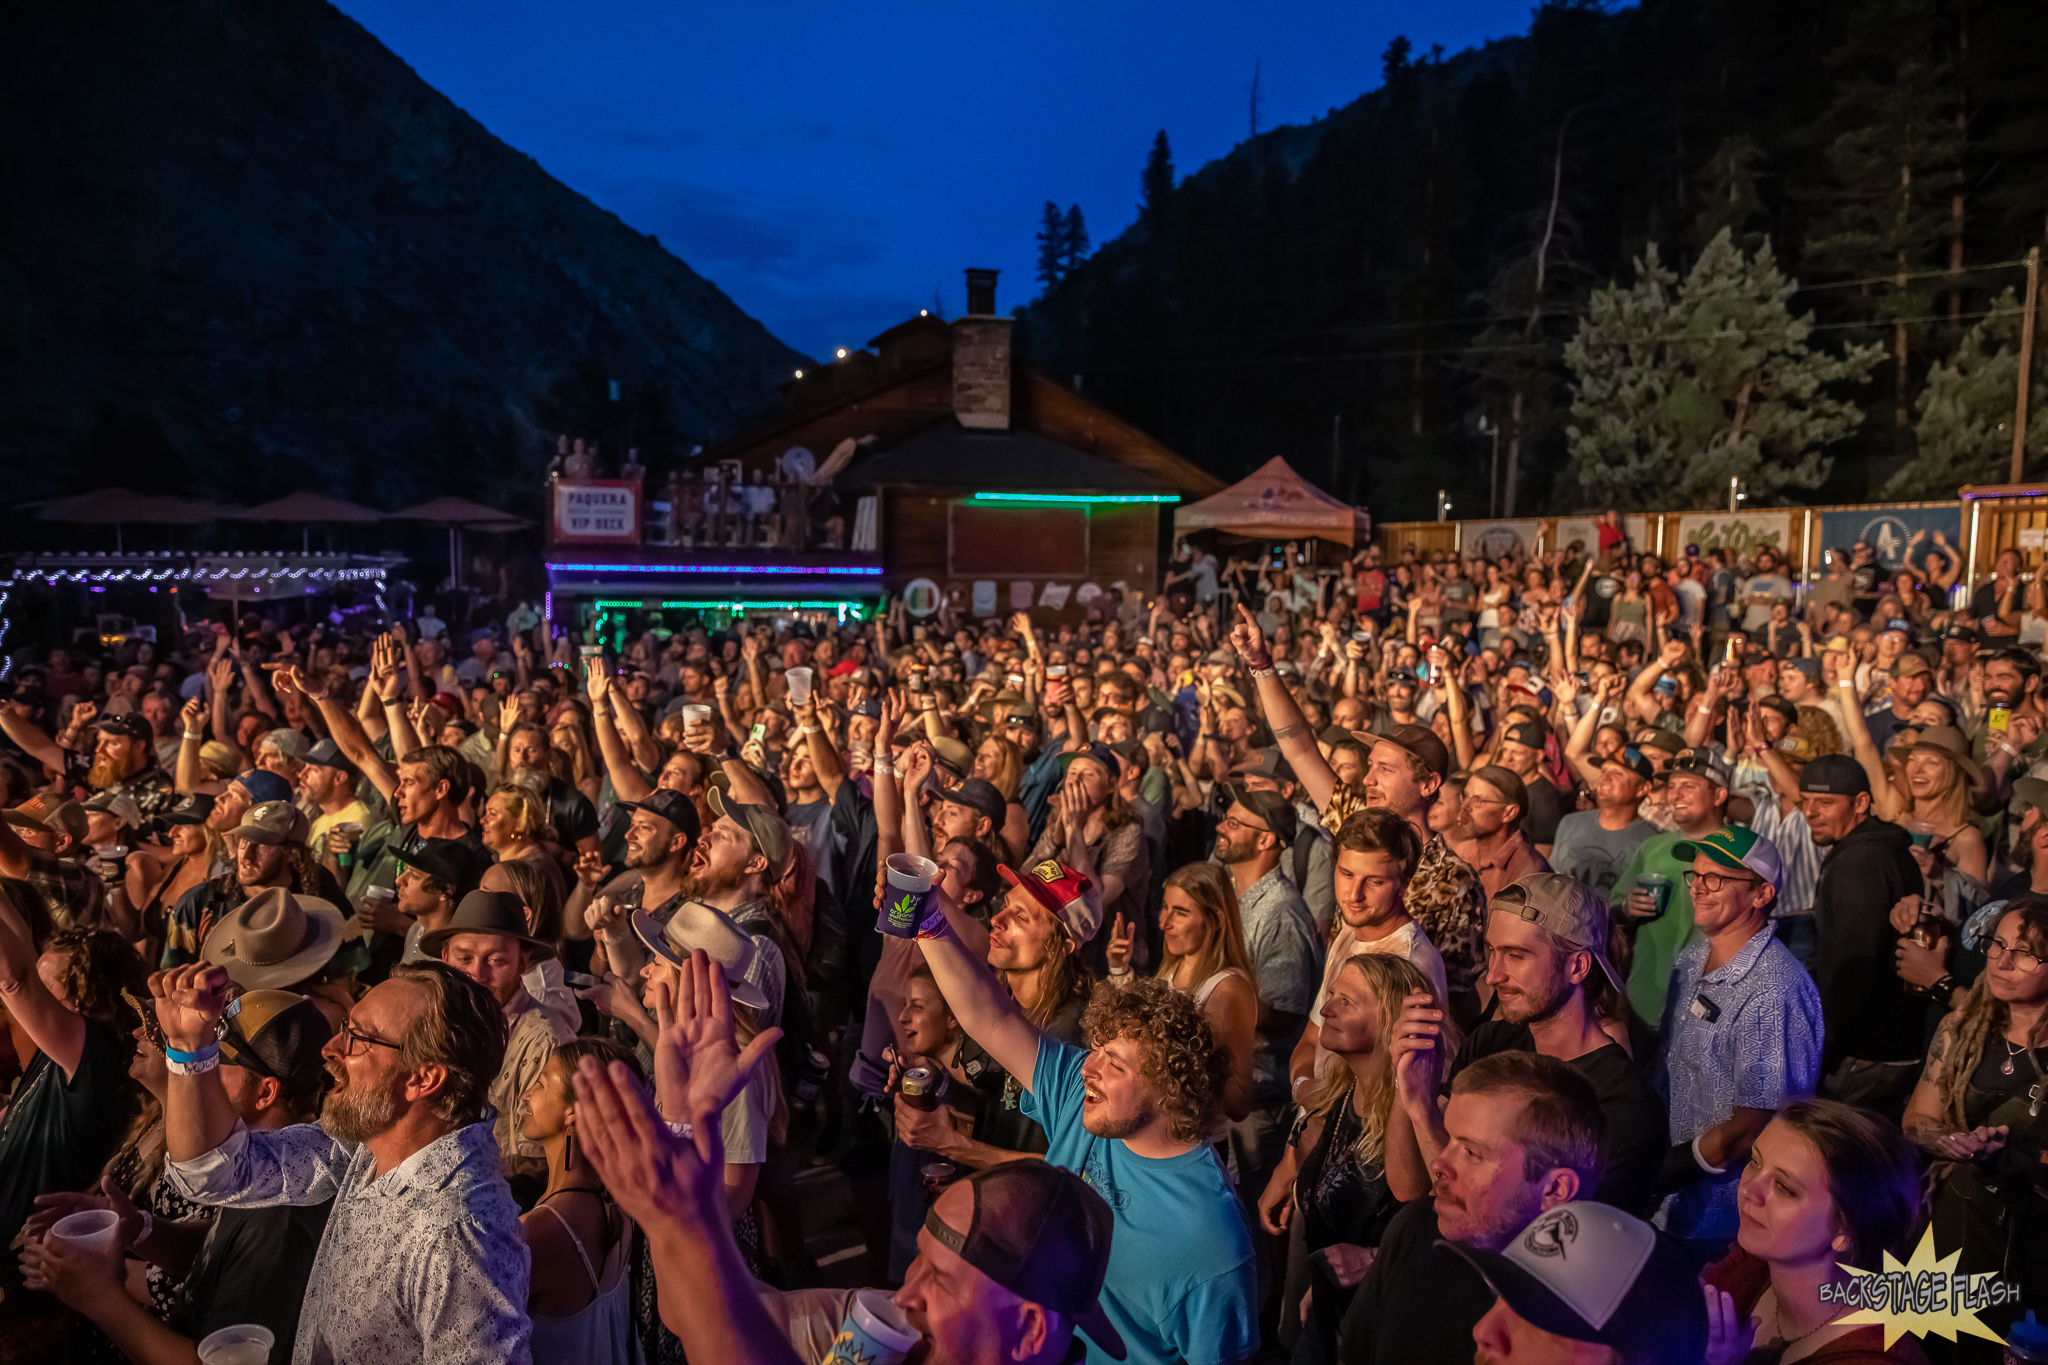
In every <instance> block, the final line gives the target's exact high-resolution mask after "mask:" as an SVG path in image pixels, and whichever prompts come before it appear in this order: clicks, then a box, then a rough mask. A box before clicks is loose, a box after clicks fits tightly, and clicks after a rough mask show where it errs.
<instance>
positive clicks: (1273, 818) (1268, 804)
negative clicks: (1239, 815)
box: [1230, 787, 1301, 847]
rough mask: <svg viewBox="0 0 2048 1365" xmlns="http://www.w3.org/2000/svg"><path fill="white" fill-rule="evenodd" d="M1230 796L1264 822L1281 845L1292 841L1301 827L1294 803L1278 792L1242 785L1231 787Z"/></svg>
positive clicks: (1289, 843) (1287, 844)
mask: <svg viewBox="0 0 2048 1365" xmlns="http://www.w3.org/2000/svg"><path fill="white" fill-rule="evenodd" d="M1230 795H1231V798H1232V799H1233V800H1234V801H1236V803H1237V804H1238V805H1240V806H1243V807H1244V808H1245V809H1246V810H1248V811H1250V812H1251V813H1252V814H1253V815H1256V816H1258V817H1259V818H1260V819H1261V820H1264V821H1265V822H1266V827H1267V828H1268V829H1270V830H1272V831H1273V833H1274V834H1275V835H1276V836H1278V837H1279V840H1280V843H1281V845H1282V847H1286V846H1289V845H1291V844H1293V843H1294V836H1295V834H1296V833H1298V832H1299V831H1300V829H1301V816H1300V814H1299V813H1297V812H1296V811H1295V809H1294V803H1293V802H1292V801H1289V800H1288V799H1287V798H1286V797H1284V796H1282V795H1281V794H1280V793H1279V792H1255V791H1251V790H1249V789H1247V788H1244V787H1233V788H1231V791H1230Z"/></svg>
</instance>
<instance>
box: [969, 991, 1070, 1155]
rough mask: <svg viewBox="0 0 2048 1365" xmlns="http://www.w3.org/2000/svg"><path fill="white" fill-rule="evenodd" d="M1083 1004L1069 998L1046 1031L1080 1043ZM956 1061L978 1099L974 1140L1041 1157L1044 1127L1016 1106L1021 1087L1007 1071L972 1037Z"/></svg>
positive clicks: (1022, 1091) (1060, 1039) (1043, 1147)
mask: <svg viewBox="0 0 2048 1365" xmlns="http://www.w3.org/2000/svg"><path fill="white" fill-rule="evenodd" d="M1085 1005H1086V1001H1085V1000H1084V999H1083V998H1082V997H1080V996H1076V997H1075V998H1074V999H1072V1000H1069V1001H1068V1002H1067V1004H1066V1007H1065V1008H1064V1009H1062V1010H1060V1011H1059V1012H1058V1013H1057V1014H1055V1015H1053V1017H1052V1022H1051V1023H1050V1024H1048V1025H1047V1026H1046V1030H1045V1031H1046V1033H1048V1034H1049V1035H1051V1036H1052V1037H1053V1038H1054V1039H1055V1040H1056V1041H1058V1042H1062V1043H1066V1044H1068V1045H1070V1046H1073V1047H1080V1046H1082V1041H1081V1013H1082V1010H1083V1008H1084V1006H1085ZM955 1060H956V1061H957V1063H958V1065H959V1067H960V1070H961V1071H962V1072H963V1073H964V1074H965V1075H966V1077H967V1079H968V1080H969V1081H971V1082H973V1084H974V1093H975V1095H976V1097H977V1098H978V1100H979V1102H980V1108H979V1110H978V1111H977V1112H976V1114H975V1116H974V1132H973V1138H974V1140H975V1141H976V1142H986V1143H987V1144H988V1145H989V1146H991V1147H1000V1148H1002V1149H1003V1150H1004V1151H1006V1152H1028V1153H1030V1154H1032V1155H1033V1156H1043V1155H1044V1154H1045V1151H1046V1148H1047V1146H1048V1143H1047V1142H1046V1137H1045V1129H1043V1128H1041V1127H1039V1126H1038V1121H1037V1120H1036V1119H1033V1118H1030V1117H1028V1116H1027V1115H1026V1114H1025V1113H1024V1111H1023V1110H1022V1109H1021V1108H1019V1107H1018V1103H1017V1102H1018V1100H1019V1099H1020V1098H1021V1097H1022V1096H1023V1093H1024V1087H1022V1086H1020V1085H1018V1084H1017V1082H1016V1080H1015V1079H1014V1078H1013V1077H1012V1076H1011V1075H1010V1073H1009V1072H1007V1071H1005V1070H1004V1069H1003V1068H1002V1067H1001V1066H1000V1065H998V1064H997V1062H996V1059H995V1058H993V1057H991V1056H989V1055H988V1054H987V1053H986V1052H984V1051H982V1049H981V1045H980V1044H979V1043H977V1042H975V1041H974V1040H973V1039H972V1038H968V1039H965V1040H963V1041H962V1042H961V1044H960V1055H959V1057H958V1058H956V1059H955ZM956 1098H965V1097H964V1096H962V1097H956ZM956 1107H959V1106H957V1105H956Z"/></svg>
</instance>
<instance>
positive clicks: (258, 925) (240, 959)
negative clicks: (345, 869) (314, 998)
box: [199, 886, 345, 991]
mask: <svg viewBox="0 0 2048 1365" xmlns="http://www.w3.org/2000/svg"><path fill="white" fill-rule="evenodd" d="M344 924H345V921H344V920H343V918H342V914H341V911H339V910H337V909H335V908H334V907H333V906H332V905H329V904H328V903H327V902H326V901H323V900H320V899H318V898H316V897H313V896H294V895H293V894H292V893H291V892H289V891H287V890H285V889H284V888H283V887H281V886H273V887H270V888H269V889H267V890H264V891H259V892H257V893H256V894H255V895H254V896H251V897H250V898H249V899H248V900H245V901H243V902H242V903H241V904H240V905H238V906H236V907H235V908H234V909H233V910H232V911H230V912H229V913H228V915H227V916H226V918H224V919H222V920H221V922H220V923H219V924H216V925H214V926H213V931H212V932H211V933H209V934H207V936H206V942H205V943H204V944H203V945H201V947H200V949H199V956H200V958H201V959H202V960H203V961H205V962H207V963H209V964H210V965H212V966H215V967H223V968H226V969H227V974H228V976H229V977H230V978H231V979H232V980H233V981H234V983H235V984H236V985H237V986H240V987H241V988H242V989H243V990H245V991H255V990H278V989H282V988H284V987H286V986H291V985H295V984H297V983H298V982H301V981H304V980H305V979H306V978H307V977H309V976H311V975H313V974H314V973H315V972H317V971H319V970H320V969H321V968H322V967H324V966H326V965H327V962H328V959H329V958H332V957H333V956H334V953H335V950H336V949H337V948H339V947H340V946H341V934H342V928H343V925H344Z"/></svg>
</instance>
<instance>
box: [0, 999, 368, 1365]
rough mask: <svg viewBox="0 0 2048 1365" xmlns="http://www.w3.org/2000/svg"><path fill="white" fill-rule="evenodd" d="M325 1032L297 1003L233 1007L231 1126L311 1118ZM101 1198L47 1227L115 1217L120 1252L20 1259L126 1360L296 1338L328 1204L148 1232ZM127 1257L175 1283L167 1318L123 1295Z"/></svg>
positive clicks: (109, 1195)
mask: <svg viewBox="0 0 2048 1365" xmlns="http://www.w3.org/2000/svg"><path fill="white" fill-rule="evenodd" d="M333 1034H334V1029H333V1028H332V1027H331V1026H330V1025H329V1024H328V1022H327V1017H326V1016H325V1015H323V1014H322V1013H321V1012H320V1009H319V1007H318V1006H316V1005H315V1004H314V1003H313V1002H312V1001H310V1000H308V999H306V998H304V997H303V996H298V995H293V994H292V993H291V992H289V991H274V990H257V991H248V992H245V993H244V994H242V995H241V996H239V997H238V998H237V999H236V1001H235V1002H234V1012H233V1014H232V1015H231V1016H230V1017H229V1019H228V1020H227V1026H226V1029H225V1031H224V1032H222V1034H221V1035H220V1070H219V1075H220V1083H221V1086H222V1088H223V1090H224V1091H225V1092H226V1095H227V1101H228V1103H229V1104H230V1105H231V1106H233V1108H234V1112H235V1116H236V1117H237V1118H239V1119H240V1120H241V1122H242V1123H243V1124H244V1125H245V1126H246V1127H247V1128H248V1130H249V1131H250V1132H252V1133H273V1132H276V1131H278V1130H279V1129H282V1128H285V1127H286V1126H288V1125H290V1124H300V1123H311V1122H313V1121H314V1120H315V1119H317V1118H318V1117H319V1115H320V1099H321V1093H322V1091H323V1089H324V1088H325V1087H324V1082H325V1081H326V1078H327V1069H326V1067H325V1065H324V1064H323V1063H322V1061H321V1056H320V1054H321V1049H322V1048H323V1047H325V1046H326V1044H327V1040H328V1039H329V1038H331V1037H332V1036H333ZM102 1188H103V1189H104V1190H105V1192H104V1193H91V1194H67V1195H60V1196H57V1198H56V1199H55V1200H54V1201H49V1202H46V1203H45V1204H44V1206H43V1208H42V1210H41V1213H42V1215H44V1216H47V1217H49V1218H51V1219H55V1218H58V1217H62V1216H65V1215H68V1214H71V1213H76V1212H81V1211H83V1210H87V1209H112V1210H113V1211H114V1212H115V1213H117V1214H119V1215H120V1218H121V1223H120V1228H121V1231H120V1234H119V1235H117V1236H116V1238H115V1243H116V1245H117V1246H120V1247H124V1248H125V1251H123V1250H115V1251H112V1252H111V1253H110V1254H107V1255H105V1256H97V1257H96V1256H92V1255H89V1254H87V1253H84V1252H82V1251H80V1250H78V1249H77V1244H76V1243H70V1242H65V1241H62V1240H60V1239H56V1238H44V1239H43V1240H42V1241H39V1242H31V1243H30V1244H29V1245H28V1247H27V1248H26V1249H25V1251H24V1257H23V1259H24V1268H25V1269H26V1270H27V1272H28V1278H29V1280H30V1283H31V1287H34V1288H44V1287H47V1288H48V1289H49V1290H50V1292H51V1293H53V1294H55V1295H56V1296H57V1298H58V1299H60V1300H62V1301H63V1302H64V1303H65V1304H67V1305H69V1306H70V1307H71V1308H72V1309H74V1310H76V1311H77V1312H79V1313H81V1314H83V1315H84V1316H86V1317H87V1318H90V1319H91V1320H92V1321H93V1322H94V1323H95V1324H97V1325H98V1327H99V1328H100V1330H101V1331H103V1332H105V1333H106V1334H107V1335H108V1336H109V1337H111V1338H113V1341H114V1344H115V1345H116V1346H118V1347H119V1348H120V1349H121V1351H122V1353H123V1354H124V1355H126V1356H127V1358H128V1359H130V1360H137V1361H160V1360H178V1359H186V1360H189V1359H191V1358H192V1356H193V1353H194V1350H195V1348H196V1346H197V1343H198V1342H200V1341H203V1340H205V1338H206V1337H207V1336H209V1335H210V1334H212V1333H213V1332H216V1331H218V1330H220V1329H221V1328H223V1327H232V1326H236V1325H239V1324H242V1323H256V1324H260V1325H262V1326H264V1327H267V1328H269V1329H270V1331H271V1333H272V1334H273V1335H274V1336H275V1337H276V1339H277V1341H278V1342H279V1344H280V1345H281V1344H283V1343H285V1342H289V1341H291V1340H292V1339H293V1337H294V1336H295V1334H296V1333H297V1331H298V1325H299V1305H300V1302H301V1301H302V1300H303V1299H304V1298H305V1296H306V1287H307V1279H308V1277H309V1276H310V1275H311V1274H312V1270H313V1256H314V1253H315V1251H316V1250H317V1249H318V1247H319V1245H320V1236H321V1233H322V1232H323V1231H324V1230H325V1229H326V1227H327V1214H328V1210H329V1201H327V1200H321V1201H319V1202H317V1203H311V1204H306V1205H302V1206H293V1205H278V1206H275V1207H270V1208H236V1209H225V1210H222V1211H221V1213H220V1214H219V1215H218V1216H217V1217H215V1218H214V1220H213V1221H212V1222H211V1223H204V1222H197V1221H193V1222H173V1221H171V1220H170V1219H168V1218H160V1219H155V1220H152V1221H151V1222H150V1223H149V1224H147V1225H146V1226H145V1225H144V1223H143V1220H142V1216H141V1215H140V1214H138V1213H137V1212H136V1211H135V1207H134V1205H133V1204H131V1203H130V1202H129V1201H128V1198H127V1196H126V1194H125V1192H123V1191H121V1190H120V1188H119V1187H118V1186H116V1185H112V1184H109V1185H107V1186H103V1187H102ZM124 1254H125V1255H126V1256H128V1257H131V1258H133V1259H135V1260H140V1261H147V1262H151V1263H153V1264H156V1265H159V1266H162V1267H164V1268H165V1269H166V1270H167V1271H168V1272H169V1273H170V1275H171V1276H172V1278H173V1279H174V1280H178V1281H181V1284H180V1288H179V1289H178V1292H177V1295H176V1299H175V1304H174V1306H173V1308H172V1310H171V1314H170V1317H169V1319H168V1320H165V1319H162V1318H159V1317H158V1316H157V1315H156V1314H155V1313H153V1312H151V1311H150V1309H149V1307H148V1306H147V1305H146V1304H144V1303H142V1302H140V1301H138V1300H137V1299H136V1298H135V1297H134V1296H132V1295H131V1294H129V1293H128V1292H127V1288H126V1286H125V1285H124V1284H123V1283H122V1279H123V1273H122V1257H123V1255H124ZM188 1272H189V1273H188Z"/></svg>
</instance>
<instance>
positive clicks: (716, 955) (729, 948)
mask: <svg viewBox="0 0 2048 1365" xmlns="http://www.w3.org/2000/svg"><path fill="white" fill-rule="evenodd" d="M633 932H635V933H637V934H638V935H640V941H641V942H642V943H644V944H646V945H647V951H648V952H650V953H653V954H654V955H655V956H656V957H658V958H660V959H661V960H662V961H664V962H666V963H668V964H669V965H670V966H673V967H680V966H682V965H683V964H685V963H687V962H688V961H689V960H690V954H691V952H693V951H694V950H696V949H698V948H702V949H703V950H704V951H705V952H707V953H709V954H710V955H711V960H712V961H713V962H716V963H717V964H718V965H719V968H720V969H721V970H722V971H723V972H724V973H725V984H726V985H727V986H728V987H729V988H731V993H732V998H733V999H734V1000H737V1001H738V1002H739V1003H740V1004H742V1005H746V1006H748V1007H749V1008H752V1009H757V1010H765V1009H767V1008H768V996H767V994H766V993H765V992H763V991H762V989H761V988H760V987H759V986H757V985H755V984H754V983H753V982H752V981H750V980H748V979H747V973H748V972H749V971H751V970H752V969H753V966H754V963H755V960H756V959H758V958H759V957H760V955H761V945H760V944H758V943H756V942H754V936H753V935H752V934H750V933H748V932H747V931H746V930H744V929H742V928H740V927H739V925H737V924H734V923H733V922H732V920H731V919H730V918H729V917H728V916H727V915H726V914H725V913H724V912H722V911H719V910H714V909H712V908H711V907H710V906H708V905H706V904H704V902H702V901H684V902H683V904H682V905H681V906H680V907H679V908H678V909H677V910H676V912H675V914H674V915H672V916H670V917H669V922H668V924H667V926H666V927H664V926H663V925H662V923H661V921H659V920H657V919H655V918H654V916H652V915H650V914H648V913H647V912H646V911H645V910H636V911H634V912H633Z"/></svg>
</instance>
